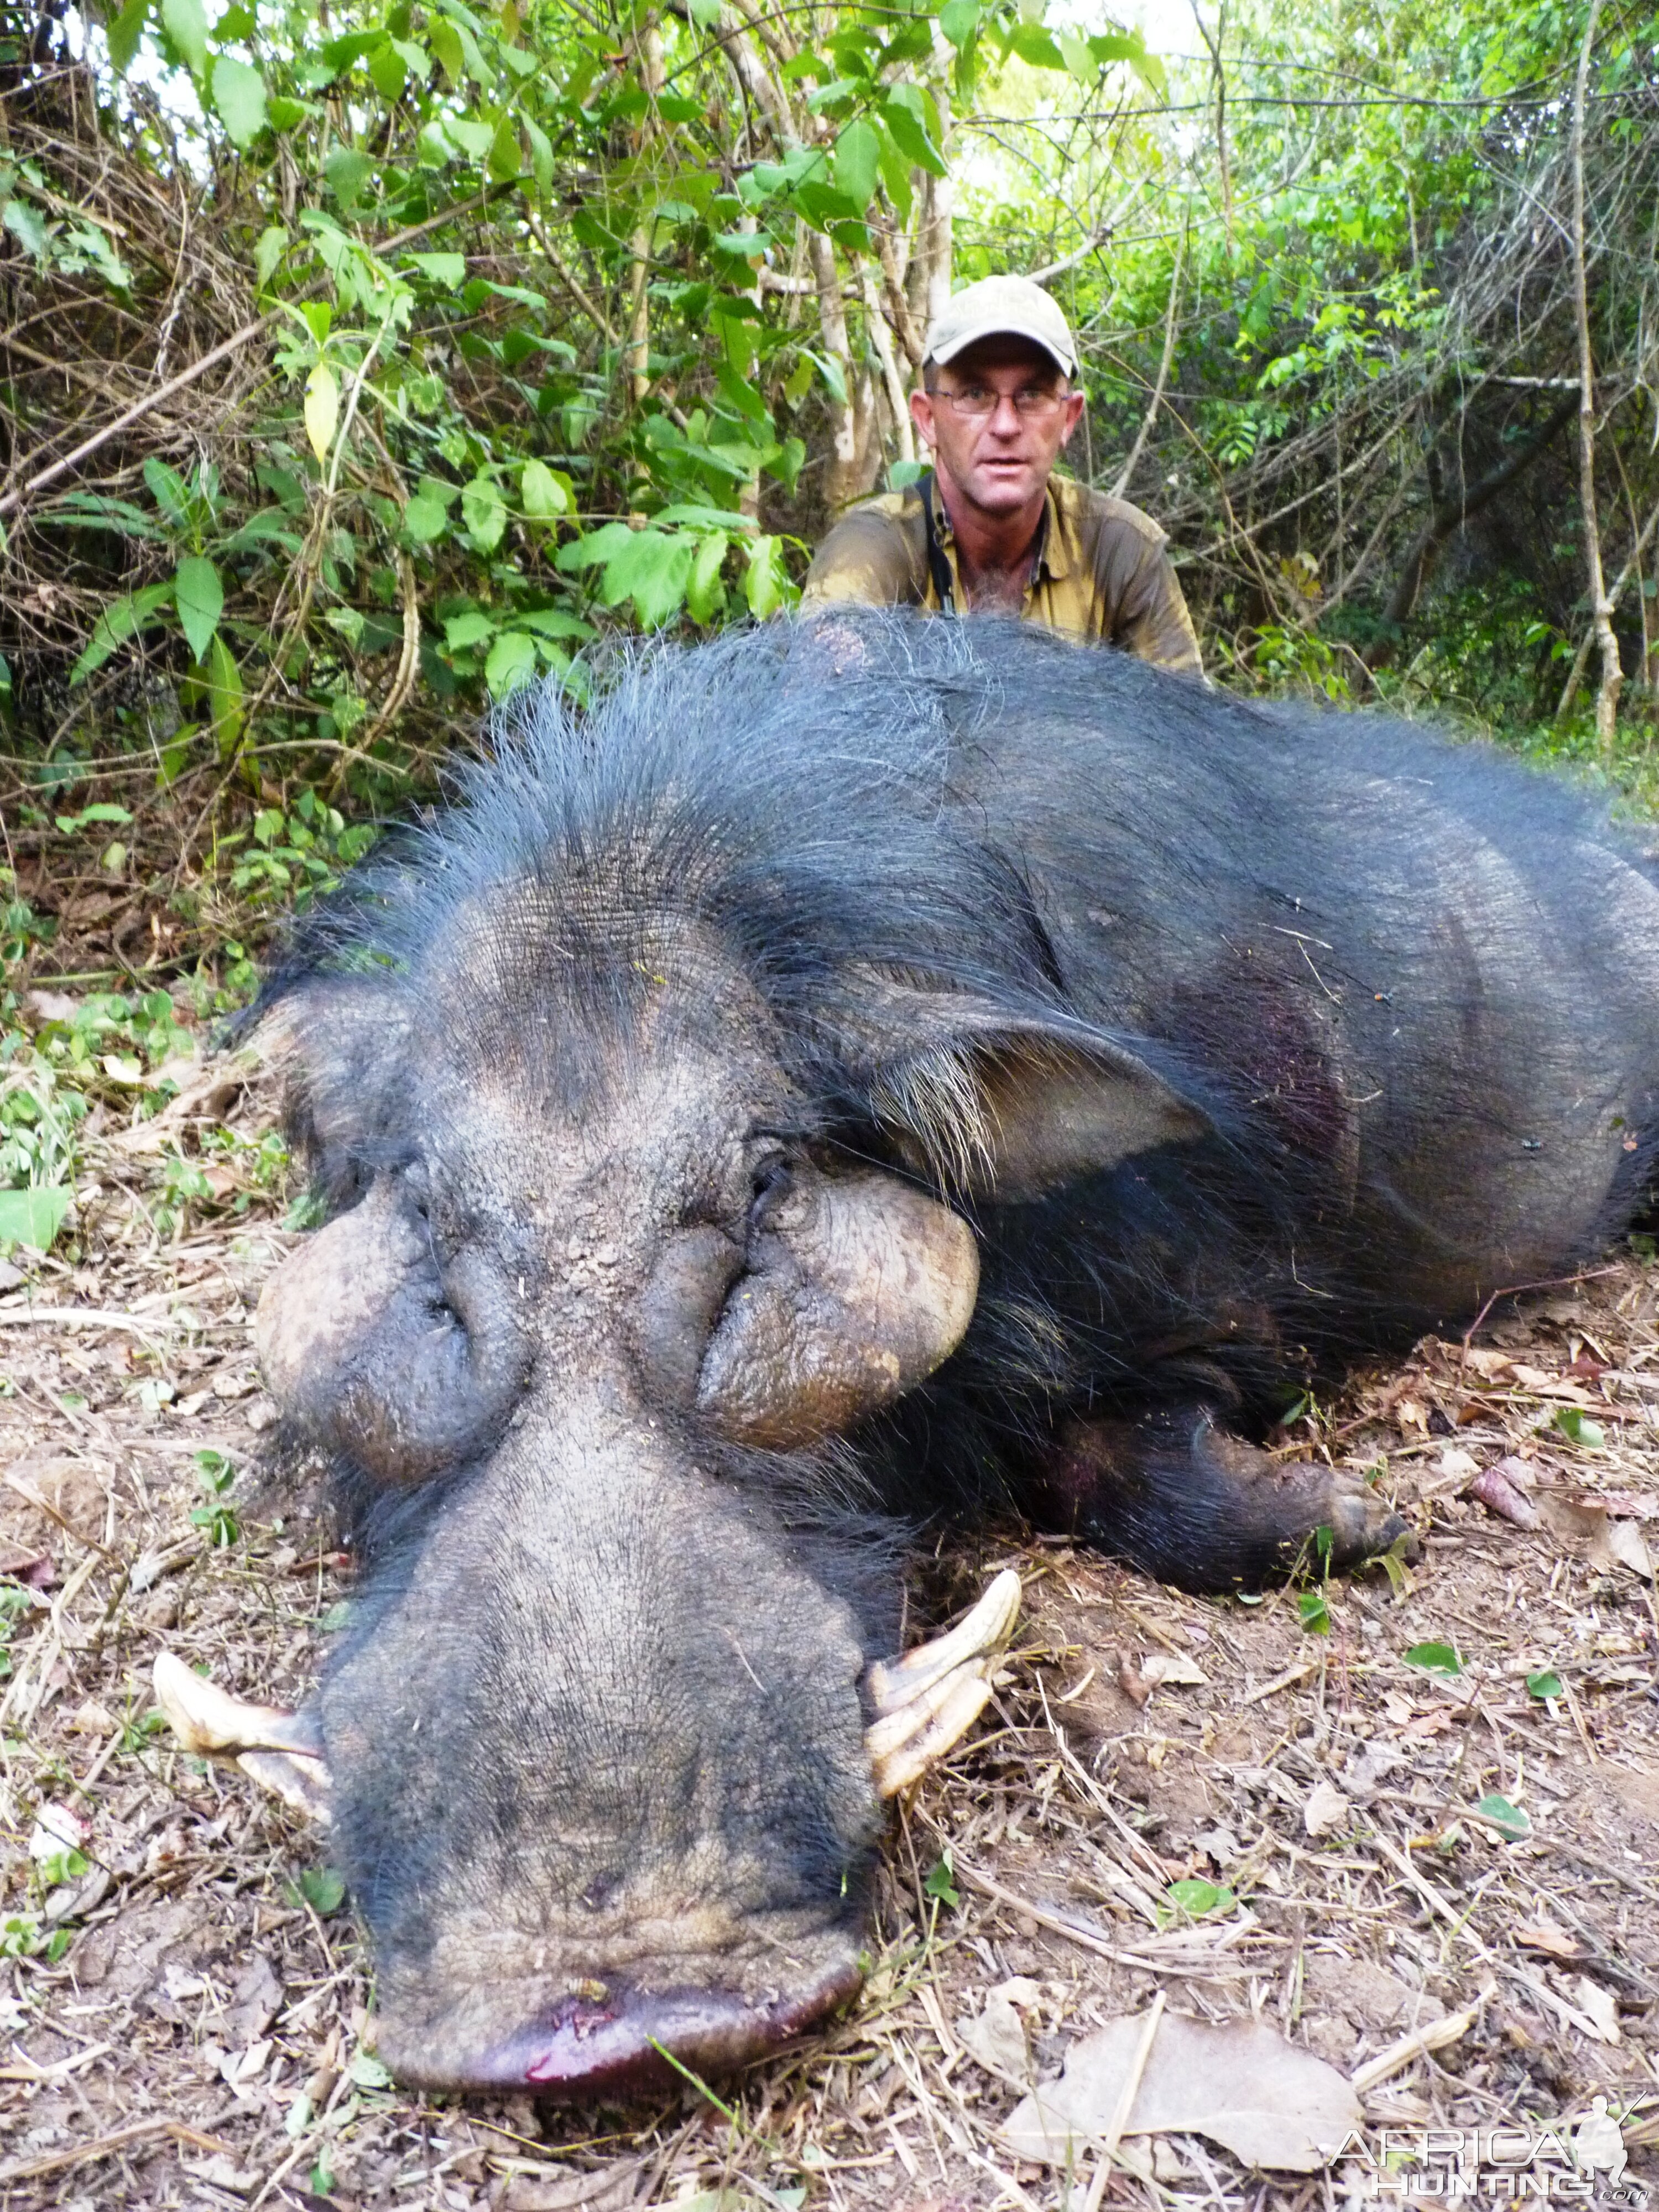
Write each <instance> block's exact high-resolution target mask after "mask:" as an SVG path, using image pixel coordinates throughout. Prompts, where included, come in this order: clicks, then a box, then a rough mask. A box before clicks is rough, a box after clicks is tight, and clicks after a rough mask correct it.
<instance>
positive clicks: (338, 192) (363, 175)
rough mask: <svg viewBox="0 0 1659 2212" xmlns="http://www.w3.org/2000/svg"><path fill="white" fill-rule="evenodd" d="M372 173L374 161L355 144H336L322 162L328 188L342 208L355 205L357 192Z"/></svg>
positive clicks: (359, 191)
mask: <svg viewBox="0 0 1659 2212" xmlns="http://www.w3.org/2000/svg"><path fill="white" fill-rule="evenodd" d="M323 175H324V178H325V180H326V182H327V185H328V188H329V190H330V191H331V192H332V193H333V195H334V197H335V198H336V199H337V201H338V202H339V204H340V205H341V206H342V207H343V208H353V207H356V204H357V199H358V196H359V194H360V193H361V192H362V189H363V186H364V185H366V184H367V183H368V180H369V179H370V178H371V177H372V176H373V175H374V162H373V161H371V160H370V159H369V157H368V155H367V154H363V153H360V152H359V151H358V149H357V148H356V147H355V146H336V147H335V148H334V149H332V151H331V153H330V155H329V156H328V159H327V160H326V161H325V162H324V163H323Z"/></svg>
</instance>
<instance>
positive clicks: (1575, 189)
mask: <svg viewBox="0 0 1659 2212" xmlns="http://www.w3.org/2000/svg"><path fill="white" fill-rule="evenodd" d="M1600 17H1601V0H1591V5H1590V11H1589V18H1588V19H1587V21H1586V22H1585V24H1584V43H1583V46H1581V47H1580V48H1579V50H1578V74H1577V77H1576V79H1575V80H1574V82H1573V89H1572V304H1573V316H1574V319H1575V320H1576V322H1577V325H1578V503H1579V507H1580V508H1581V509H1582V511H1583V518H1584V580H1585V584H1586V586H1587V588H1588V590H1589V603H1590V621H1591V624H1592V626H1593V629H1594V631H1595V641H1596V643H1597V644H1598V645H1599V646H1600V647H1601V684H1600V685H1599V686H1598V688H1597V690H1596V694H1595V737H1596V742H1597V744H1599V745H1600V746H1601V750H1602V751H1603V753H1611V752H1612V750H1613V740H1614V738H1615V737H1616V735H1617V733H1618V726H1619V692H1620V686H1621V685H1622V684H1623V683H1624V680H1625V678H1624V671H1623V670H1622V669H1621V668H1620V665H1619V640H1618V639H1617V637H1615V636H1614V635H1613V601H1612V600H1611V599H1610V598H1609V597H1608V595H1607V577H1606V574H1604V572H1603V569H1602V567H1601V525H1600V523H1599V522H1598V520H1597V519H1596V513H1595V356H1594V355H1593V354H1592V352H1591V349H1590V325H1589V270H1588V269H1587V267H1586V264H1585V255H1584V106H1585V102H1586V100H1587V98H1588V94H1589V66H1590V54H1591V51H1592V49H1593V47H1594V46H1595V26H1596V23H1597V21H1599V19H1600Z"/></svg>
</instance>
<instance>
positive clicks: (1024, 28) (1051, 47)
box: [1008, 23, 1066, 70]
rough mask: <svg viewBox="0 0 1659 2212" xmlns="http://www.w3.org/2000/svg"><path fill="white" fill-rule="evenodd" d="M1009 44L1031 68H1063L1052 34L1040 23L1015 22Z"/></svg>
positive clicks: (1063, 64)
mask: <svg viewBox="0 0 1659 2212" xmlns="http://www.w3.org/2000/svg"><path fill="white" fill-rule="evenodd" d="M1008 43H1009V46H1010V47H1011V48H1012V51H1013V52H1015V53H1017V54H1018V56H1019V58H1020V59H1021V61H1023V62H1027V63H1029V64H1030V66H1031V67H1032V68H1033V69H1041V70H1063V69H1064V68H1065V66H1066V63H1065V60H1064V58H1063V57H1062V56H1061V54H1060V48H1059V47H1058V46H1056V45H1055V44H1054V39H1053V37H1052V35H1051V34H1050V33H1048V31H1046V30H1044V28H1043V27H1042V24H1041V23H1016V24H1015V26H1014V28H1013V34H1012V37H1011V38H1010V40H1009V41H1008Z"/></svg>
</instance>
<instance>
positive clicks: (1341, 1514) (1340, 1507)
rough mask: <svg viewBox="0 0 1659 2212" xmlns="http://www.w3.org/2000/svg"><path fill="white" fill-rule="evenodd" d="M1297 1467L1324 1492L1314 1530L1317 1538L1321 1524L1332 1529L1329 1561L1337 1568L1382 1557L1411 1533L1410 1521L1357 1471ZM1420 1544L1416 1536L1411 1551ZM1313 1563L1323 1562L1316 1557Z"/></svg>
mask: <svg viewBox="0 0 1659 2212" xmlns="http://www.w3.org/2000/svg"><path fill="white" fill-rule="evenodd" d="M1295 1471H1296V1472H1298V1473H1302V1474H1306V1475H1307V1476H1308V1478H1309V1479H1310V1487H1315V1488H1317V1489H1318V1490H1320V1491H1322V1492H1323V1495H1324V1508H1323V1510H1322V1512H1321V1513H1320V1514H1319V1516H1318V1517H1317V1519H1316V1521H1315V1522H1314V1524H1313V1534H1314V1535H1315V1536H1317V1533H1318V1531H1319V1530H1320V1529H1321V1528H1328V1529H1329V1530H1330V1532H1331V1558H1330V1565H1331V1566H1332V1568H1333V1569H1334V1571H1336V1572H1338V1573H1340V1574H1347V1573H1349V1572H1350V1571H1352V1569H1353V1568H1355V1567H1363V1566H1364V1564H1365V1562H1366V1560H1367V1559H1381V1557H1382V1556H1383V1553H1384V1552H1390V1551H1392V1550H1393V1549H1394V1547H1395V1545H1396V1544H1397V1543H1398V1542H1399V1541H1400V1539H1401V1537H1402V1536H1407V1535H1410V1534H1411V1526H1410V1523H1409V1522H1407V1521H1405V1520H1402V1519H1401V1516H1400V1515H1399V1514H1398V1513H1396V1512H1395V1510H1394V1509H1393V1507H1392V1506H1391V1505H1390V1504H1389V1502H1388V1500H1387V1499H1386V1498H1379V1497H1378V1496H1377V1494H1376V1492H1375V1491H1374V1490H1372V1489H1371V1488H1370V1486H1369V1485H1368V1484H1366V1483H1365V1482H1364V1481H1363V1480H1361V1479H1360V1477H1358V1475H1352V1474H1334V1473H1333V1471H1332V1470H1331V1469H1330V1468H1325V1467H1316V1466H1313V1465H1307V1466H1304V1467H1299V1468H1297V1469H1296V1470H1295ZM1419 1548H1420V1547H1418V1545H1417V1540H1416V1538H1415V1537H1413V1538H1412V1542H1411V1545H1410V1546H1408V1547H1407V1549H1408V1551H1410V1552H1412V1553H1415V1552H1416V1551H1417V1550H1418V1549H1419ZM1314 1564H1315V1565H1320V1564H1321V1562H1319V1561H1318V1560H1317V1559H1316V1560H1315V1562H1314Z"/></svg>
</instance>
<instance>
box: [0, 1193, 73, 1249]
mask: <svg viewBox="0 0 1659 2212" xmlns="http://www.w3.org/2000/svg"><path fill="white" fill-rule="evenodd" d="M69 1205H70V1194H69V1192H68V1191H67V1190H65V1189H64V1188H63V1187H62V1185H61V1184H53V1185H52V1187H51V1188H36V1189H33V1190H0V1251H5V1250H8V1249H9V1248H10V1247H11V1246H12V1245H14V1244H27V1245H28V1246H30V1247H31V1248H32V1249H33V1250H34V1251H36V1252H49V1251H50V1250H51V1249H52V1243H53V1240H54V1239H55V1237H57V1235H58V1231H59V1230H60V1229H61V1228H62V1227H63V1225H64V1215H65V1214H66V1213H67V1212H69Z"/></svg>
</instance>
